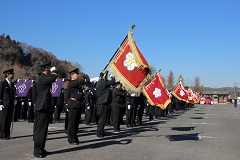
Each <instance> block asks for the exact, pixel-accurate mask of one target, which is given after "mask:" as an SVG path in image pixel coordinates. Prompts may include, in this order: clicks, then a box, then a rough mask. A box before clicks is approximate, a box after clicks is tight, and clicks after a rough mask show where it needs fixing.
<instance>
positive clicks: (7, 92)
mask: <svg viewBox="0 0 240 160" xmlns="http://www.w3.org/2000/svg"><path fill="white" fill-rule="evenodd" d="M14 96H15V87H14V85H13V83H12V82H10V85H9V84H8V82H7V80H6V79H5V80H3V81H1V82H0V105H3V106H4V108H3V109H2V110H0V138H2V139H9V138H10V127H11V121H12V115H13V110H14Z"/></svg>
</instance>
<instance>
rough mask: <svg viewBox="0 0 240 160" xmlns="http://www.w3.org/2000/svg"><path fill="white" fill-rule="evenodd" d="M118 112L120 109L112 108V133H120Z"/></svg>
mask: <svg viewBox="0 0 240 160" xmlns="http://www.w3.org/2000/svg"><path fill="white" fill-rule="evenodd" d="M120 110H121V108H120V107H116V106H112V113H113V114H112V115H113V129H114V131H120Z"/></svg>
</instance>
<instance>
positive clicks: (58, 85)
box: [51, 79, 63, 97]
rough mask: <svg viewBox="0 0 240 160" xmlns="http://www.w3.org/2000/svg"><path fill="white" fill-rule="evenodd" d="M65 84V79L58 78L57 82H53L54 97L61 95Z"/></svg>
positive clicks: (52, 91)
mask: <svg viewBox="0 0 240 160" xmlns="http://www.w3.org/2000/svg"><path fill="white" fill-rule="evenodd" d="M62 86H63V80H61V79H57V80H56V81H55V82H53V83H52V90H51V93H52V97H59V94H60V92H61V89H62Z"/></svg>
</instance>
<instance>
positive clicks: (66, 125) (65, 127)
mask: <svg viewBox="0 0 240 160" xmlns="http://www.w3.org/2000/svg"><path fill="white" fill-rule="evenodd" d="M64 129H65V131H66V132H67V129H68V110H65V123H64Z"/></svg>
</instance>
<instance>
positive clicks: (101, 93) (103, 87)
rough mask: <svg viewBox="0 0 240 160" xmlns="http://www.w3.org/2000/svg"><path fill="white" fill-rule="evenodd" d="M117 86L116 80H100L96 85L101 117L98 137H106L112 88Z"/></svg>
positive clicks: (98, 110) (98, 112) (98, 113)
mask: <svg viewBox="0 0 240 160" xmlns="http://www.w3.org/2000/svg"><path fill="white" fill-rule="evenodd" d="M114 84H115V78H112V79H111V80H110V81H109V80H105V79H100V80H99V82H98V83H97V85H96V93H97V115H98V117H99V120H98V127H97V136H98V137H103V136H104V126H105V124H106V119H107V110H108V105H109V104H110V103H111V102H110V99H111V97H110V86H111V85H114Z"/></svg>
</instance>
